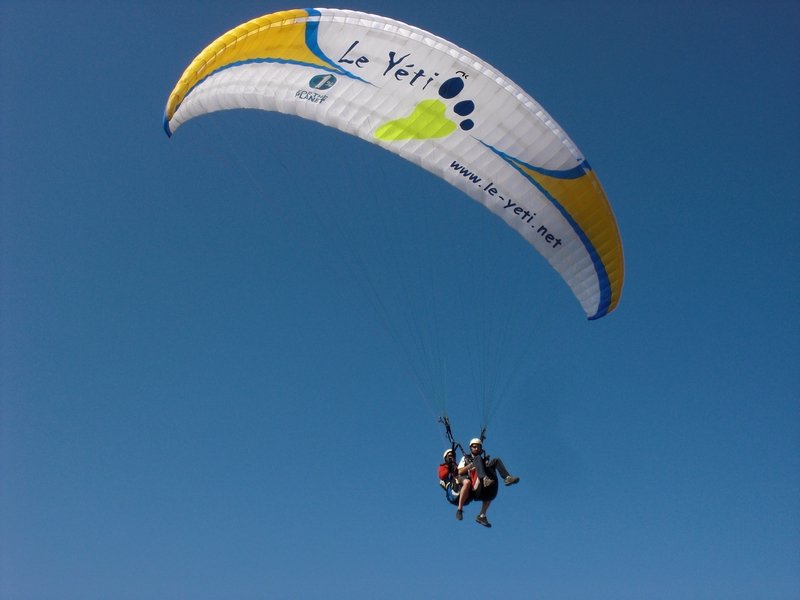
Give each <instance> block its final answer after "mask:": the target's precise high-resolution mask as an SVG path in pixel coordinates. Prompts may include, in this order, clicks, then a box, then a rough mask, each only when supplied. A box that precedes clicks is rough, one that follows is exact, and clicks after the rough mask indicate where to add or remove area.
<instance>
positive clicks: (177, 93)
mask: <svg viewBox="0 0 800 600" xmlns="http://www.w3.org/2000/svg"><path fill="white" fill-rule="evenodd" d="M233 108H252V109H260V110H268V111H278V112H282V113H286V114H292V115H297V116H300V117H303V118H307V119H311V120H315V121H318V122H320V123H322V124H325V125H329V126H331V127H336V128H338V129H340V130H342V131H344V132H347V133H350V134H352V135H355V136H358V137H360V138H362V139H364V140H366V141H368V142H371V143H373V144H377V145H379V146H381V147H383V148H385V149H387V150H389V151H391V152H394V153H396V154H398V155H400V156H402V157H404V158H406V159H407V160H410V161H412V162H414V163H415V164H418V165H420V166H421V167H423V168H425V169H427V170H428V171H431V172H432V173H434V174H436V175H437V176H439V177H441V178H442V179H444V180H446V181H448V182H449V183H450V184H452V185H453V186H455V187H457V188H458V189H460V190H462V191H463V192H464V193H466V194H467V195H468V196H469V197H471V198H472V199H473V200H475V201H477V202H479V203H481V204H483V205H484V206H485V207H486V208H487V209H488V210H490V211H491V212H492V213H494V214H495V215H497V216H498V217H500V218H501V219H503V220H504V221H505V222H506V223H507V224H508V225H509V226H510V227H511V228H512V229H514V230H515V231H516V232H517V233H518V234H519V235H521V236H522V237H523V238H524V239H525V240H527V241H528V243H530V244H531V245H532V246H533V247H534V248H536V250H538V252H539V253H541V254H542V255H543V256H544V257H545V258H546V259H547V261H548V262H549V263H550V264H551V266H552V267H553V268H554V269H555V270H556V271H557V272H558V273H559V275H560V276H561V277H562V278H563V279H564V281H566V283H567V284H568V285H569V286H570V288H571V289H572V292H573V294H574V295H575V297H576V298H577V299H578V301H579V302H580V304H581V306H582V307H583V310H584V311H585V313H586V315H587V317H588V318H590V319H597V318H600V317H602V316H604V315H606V314H608V313H609V312H611V311H612V310H614V308H616V306H617V304H618V302H619V299H620V294H621V291H622V284H623V271H624V267H623V255H622V244H621V241H620V237H619V232H618V229H617V224H616V220H615V218H614V215H613V213H612V210H611V207H610V205H609V203H608V200H607V199H606V196H605V193H604V192H603V189H602V187H601V186H600V182H599V181H598V179H597V177H596V175H595V173H594V171H593V170H592V169H591V167H590V166H589V164H588V162H587V161H586V159H585V158H584V156H583V155H582V154H581V153H580V151H579V150H578V148H577V147H576V146H575V144H574V143H573V142H572V141H571V140H570V139H569V137H568V136H567V135H566V134H565V133H564V131H563V130H562V129H561V127H560V126H559V125H558V124H557V123H556V122H555V120H554V119H553V118H552V117H551V116H550V115H549V114H548V113H547V112H546V111H545V110H544V109H543V108H542V107H541V106H540V105H539V104H538V103H537V102H536V101H535V100H534V99H533V98H531V97H530V96H529V95H527V94H526V93H525V92H524V91H523V90H522V89H520V88H519V87H518V86H517V85H516V84H514V83H513V82H512V81H510V80H509V79H508V78H507V77H505V76H504V75H502V74H501V73H500V72H499V71H498V70H497V69H495V68H494V67H492V66H491V65H489V64H487V63H486V62H485V61H483V60H481V59H480V58H478V57H476V56H474V55H473V54H471V53H469V52H467V51H466V50H463V49H461V48H459V47H458V46H456V45H454V44H452V43H450V42H448V41H447V40H444V39H442V38H439V37H437V36H435V35H433V34H431V33H428V32H426V31H424V30H422V29H419V28H416V27H413V26H411V25H407V24H405V23H401V22H399V21H394V20H392V19H388V18H385V17H380V16H377V15H369V14H365V13H359V12H354V11H348V10H336V9H298V10H289V11H284V12H278V13H274V14H270V15H265V16H263V17H260V18H257V19H253V20H252V21H249V22H247V23H244V24H242V25H240V26H239V27H236V28H235V29H233V30H231V31H229V32H228V33H226V34H224V35H223V36H221V37H220V38H218V39H217V40H215V41H214V42H212V43H211V44H210V45H209V46H208V47H207V48H206V49H205V50H203V51H202V52H201V53H200V54H199V55H198V56H197V58H195V59H194V61H193V62H192V63H191V64H190V65H189V67H188V68H187V69H186V71H185V72H184V74H183V75H182V77H181V78H180V80H179V81H178V83H177V85H176V86H175V89H174V90H173V91H172V93H171V94H170V96H169V100H168V102H167V106H166V110H165V113H164V129H165V131H166V132H167V134H168V135H172V134H173V133H174V132H175V131H176V130H177V129H178V127H180V126H181V125H182V124H183V123H186V122H187V121H189V120H190V119H192V118H194V117H197V116H200V115H203V114H206V113H210V112H214V111H218V110H226V109H233Z"/></svg>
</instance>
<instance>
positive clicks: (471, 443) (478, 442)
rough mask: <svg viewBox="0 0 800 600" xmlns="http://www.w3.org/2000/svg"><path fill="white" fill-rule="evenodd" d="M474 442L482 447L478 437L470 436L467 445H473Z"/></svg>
mask: <svg viewBox="0 0 800 600" xmlns="http://www.w3.org/2000/svg"><path fill="white" fill-rule="evenodd" d="M475 444H478V446H480V447H481V448H483V442H482V441H481V440H480V438H472V439H471V440H470V441H469V445H470V446H473V445H475Z"/></svg>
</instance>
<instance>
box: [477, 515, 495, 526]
mask: <svg viewBox="0 0 800 600" xmlns="http://www.w3.org/2000/svg"><path fill="white" fill-rule="evenodd" d="M475 520H476V521H477V522H478V523H480V524H481V525H483V526H484V527H491V526H492V524H491V523H489V519H487V518H486V515H478V516H477V517H475Z"/></svg>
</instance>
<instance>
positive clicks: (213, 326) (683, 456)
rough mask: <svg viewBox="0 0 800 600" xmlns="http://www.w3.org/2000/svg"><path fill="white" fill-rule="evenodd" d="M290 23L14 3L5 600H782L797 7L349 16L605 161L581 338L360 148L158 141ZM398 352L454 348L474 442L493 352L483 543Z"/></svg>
mask: <svg viewBox="0 0 800 600" xmlns="http://www.w3.org/2000/svg"><path fill="white" fill-rule="evenodd" d="M284 8H292V6H290V5H283V4H276V3H274V2H251V1H231V2H225V3H220V2H214V3H212V2H196V3H187V2H174V3H162V2H143V3H135V4H134V3H122V2H108V1H103V2H99V1H98V2H82V1H78V2H72V3H61V2H39V1H26V2H21V1H11V2H9V1H8V0H3V1H2V2H0V22H1V23H2V25H1V26H0V27H2V29H1V30H0V34H1V35H0V39H2V58H1V60H2V75H3V85H2V86H0V102H1V103H2V104H1V105H0V106H1V107H2V110H0V115H1V116H0V127H1V128H2V136H0V140H1V141H0V151H1V152H2V154H1V155H0V161H1V164H2V177H1V178H0V186H2V187H1V188H0V244H2V245H1V246H0V248H1V253H0V302H2V303H1V304H0V482H2V483H0V506H2V510H1V511H0V597H3V598H9V599H15V600H16V599H26V600H28V599H30V600H33V599H36V600H40V599H51V598H81V599H92V598H115V599H123V598H137V599H140V598H192V599H202V598H345V597H347V598H352V597H362V598H409V597H411V598H434V597H441V596H442V595H443V594H457V593H458V590H459V589H463V587H465V586H468V587H469V589H470V590H471V592H472V593H474V594H479V595H482V596H483V597H488V598H493V597H503V598H542V599H548V600H551V599H562V598H563V599H568V598H581V599H606V598H608V599H611V598H613V599H615V600H620V599H626V598H630V599H634V598H635V599H639V598H652V599H658V598H665V599H666V598H694V599H716V598H726V599H729V598H741V599H750V598H771V599H788V598H796V597H798V595H800V412H799V411H798V409H799V408H800V402H799V400H800V376H798V368H797V365H798V359H799V358H800V342H798V340H800V328H799V327H798V320H797V317H796V314H797V309H798V292H800V278H799V277H798V267H797V264H798V259H800V244H799V243H798V237H797V233H796V230H797V224H798V192H797V187H796V184H795V181H794V180H795V178H796V177H795V173H794V168H793V167H792V166H791V164H792V157H793V155H794V151H795V150H796V145H797V140H798V139H800V136H799V134H800V126H799V125H798V118H797V113H796V109H797V106H798V105H800V91H799V90H800V76H799V75H798V73H800V68H799V67H800V65H799V64H798V62H800V42H798V40H800V35H799V34H800V31H798V29H800V26H799V24H800V7H799V6H798V4H797V3H792V2H769V3H722V2H709V3H688V2H686V3H684V2H680V3H669V4H661V3H647V2H645V3H634V2H611V3H606V4H603V5H600V4H596V3H589V2H570V3H556V2H551V3H527V2H520V3H518V4H513V5H509V6H508V7H507V8H503V9H501V10H499V11H498V7H497V4H496V3H486V2H461V3H458V6H457V8H454V7H453V6H452V5H447V4H445V3H442V5H441V6H440V5H437V4H436V3H430V2H414V1H409V2H402V3H401V2H387V1H384V2H371V3H370V2H353V3H352V4H350V5H349V6H348V7H347V8H353V9H359V10H365V11H368V12H374V13H378V14H383V15H386V16H389V17H393V18H396V19H399V20H402V21H406V22H409V23H412V24H414V25H417V26H419V27H422V28H424V29H427V30H429V31H432V32H434V33H436V34H438V35H441V36H442V37H445V38H447V39H450V40H452V41H453V42H455V43H456V44H459V45H461V46H463V47H465V48H467V49H469V50H470V51H472V52H474V53H475V54H477V55H478V56H481V57H482V58H484V59H485V60H487V61H488V62H490V63H491V64H493V65H495V66H497V67H498V68H499V69H500V70H501V71H502V72H504V73H505V74H506V75H508V76H509V77H510V78H511V79H513V80H514V81H515V82H517V83H518V84H519V85H520V86H522V87H523V88H524V89H526V90H527V91H528V92H529V93H530V94H531V95H533V96H534V97H535V98H537V100H539V101H540V102H541V103H542V104H543V105H544V106H545V108H546V109H547V110H548V111H549V112H550V113H551V114H552V115H553V116H554V117H555V118H556V119H557V120H558V121H559V123H560V124H561V125H563V126H564V128H565V129H566V130H567V132H568V133H569V134H570V136H571V137H572V138H573V140H574V141H575V142H576V143H577V144H578V146H579V147H580V148H581V150H582V151H583V152H584V153H585V154H586V156H587V157H588V159H589V161H590V162H591V164H592V166H593V167H594V168H595V169H596V171H597V173H598V175H599V177H600V179H601V181H602V182H603V185H604V187H605V190H606V192H607V194H608V196H609V198H610V200H611V203H612V205H613V207H614V210H615V213H616V216H617V219H618V222H619V225H620V230H621V234H622V239H623V243H624V247H625V257H626V267H627V273H626V283H625V288H624V291H623V296H622V301H621V303H620V306H619V308H618V310H617V311H616V312H615V313H613V314H612V315H610V316H609V317H607V318H605V319H602V320H600V321H597V322H591V323H590V322H587V321H586V320H585V319H584V318H583V314H582V312H581V310H580V307H579V306H578V304H577V302H575V300H574V299H573V298H572V296H571V294H570V293H569V291H568V289H567V288H566V286H565V285H563V283H561V281H560V280H559V279H558V277H557V276H556V275H555V274H554V273H553V272H551V270H550V269H549V268H548V267H547V265H546V264H545V262H544V261H543V260H541V259H540V257H539V256H538V255H536V254H535V253H534V252H533V251H532V250H531V249H530V248H528V247H526V246H525V245H524V244H523V243H522V241H521V240H517V239H516V236H514V235H513V233H512V232H510V230H509V231H506V230H505V229H503V228H502V224H500V222H499V221H498V220H497V219H495V218H494V217H492V216H491V215H490V214H489V213H487V212H486V211H485V210H483V209H482V208H481V207H479V206H477V205H476V204H474V203H472V202H471V201H470V200H469V199H468V198H466V196H463V195H462V194H460V193H459V192H458V191H456V190H455V189H452V188H450V187H449V186H447V185H446V184H444V183H443V182H441V181H440V180H437V179H436V178H434V177H433V176H431V175H430V174H428V173H426V172H424V171H422V170H420V169H418V168H416V167H414V166H413V165H411V164H409V163H406V162H405V161H402V160H400V159H399V158H397V157H395V156H392V155H389V154H388V153H386V152H383V151H381V150H379V149H377V148H374V147H370V146H369V145H367V144H365V143H363V142H360V141H359V140H355V139H351V138H348V137H347V136H345V135H343V134H341V133H339V132H337V131H332V130H328V129H325V128H323V127H321V126H319V125H317V124H314V123H309V122H304V121H301V120H299V119H295V118H289V117H285V116H280V115H266V114H260V115H259V114H249V113H247V114H245V113H229V114H218V115H212V116H210V117H205V118H201V119H198V120H197V121H196V122H193V123H190V124H187V125H186V126H185V127H183V128H181V130H180V131H179V132H177V133H176V135H175V136H174V137H173V139H171V140H168V139H167V138H166V136H165V135H164V132H163V130H162V126H161V115H162V112H163V107H164V104H165V102H166V98H167V95H168V94H169V92H170V91H171V89H172V87H173V85H174V83H175V81H176V80H177V78H178V77H179V76H180V74H181V73H182V71H183V69H184V68H185V67H186V65H187V64H188V63H189V62H190V61H191V59H192V58H193V57H194V56H195V54H196V53H197V52H199V51H200V50H201V49H202V48H203V47H204V46H205V45H206V44H207V43H209V42H210V41H212V40H213V39H214V38H215V37H216V36H218V35H220V34H221V33H223V32H224V31H226V30H227V29H230V28H232V27H234V26H235V25H237V24H239V23H241V22H244V21H246V20H248V19H250V18H253V17H256V16H259V15H262V14H266V13H269V12H274V11H276V10H281V9H284ZM787 163H788V165H789V166H787ZM389 216H390V217H391V218H388V217H389ZM384 227H385V229H384ZM362 261H363V262H362ZM394 261H399V263H400V264H402V265H405V266H404V267H403V269H407V270H408V271H409V272H411V273H416V272H417V271H419V272H421V273H422V275H423V276H424V277H425V278H426V279H424V281H425V283H419V284H418V283H417V281H416V279H412V280H408V279H405V278H404V277H401V276H396V277H395V276H394V275H395V274H396V273H397V270H391V269H387V268H386V265H388V264H393V262H394ZM354 265H355V266H356V269H355V272H356V276H364V275H368V276H370V277H374V278H375V284H376V286H377V289H378V290H379V293H380V294H381V297H382V298H383V299H384V300H385V301H386V303H387V306H388V307H389V308H390V310H391V312H392V314H394V315H399V314H400V311H402V310H404V309H405V308H409V307H410V308H411V309H412V311H413V312H414V314H415V318H414V319H411V320H408V321H407V320H405V318H404V317H397V318H396V320H394V319H395V317H392V319H390V320H389V321H388V322H387V321H385V320H382V319H380V318H377V317H376V314H375V311H374V310H373V308H372V306H371V304H370V302H369V299H368V296H369V294H368V293H367V292H365V289H364V288H363V287H362V286H360V285H358V283H357V277H354V276H353V274H352V272H353V266H354ZM419 265H425V266H424V267H420V266H419ZM415 266H416V267H417V268H416V269H415V268H414V267H415ZM387 273H388V275H387ZM414 277H416V275H414ZM487 282H490V283H491V284H490V285H487ZM395 286H400V287H399V288H398V287H395ZM420 307H424V310H423V309H422V308H420ZM499 307H502V308H499ZM420 314H424V315H425V316H424V318H423V317H420V316H419V315H420ZM428 317H431V318H433V317H436V323H437V326H436V329H432V330H431V329H429V324H428V320H427V319H428ZM506 317H511V318H510V319H508V318H506ZM387 324H388V325H395V324H397V325H398V326H399V327H400V328H401V329H402V328H406V329H404V331H406V332H409V331H410V333H415V332H416V331H417V330H418V329H419V330H423V329H426V330H427V331H429V332H430V331H432V332H433V334H432V339H438V340H440V341H441V343H442V355H443V356H446V358H447V363H446V367H445V368H444V369H443V372H444V373H446V377H447V394H448V410H449V413H450V416H451V418H452V419H453V421H454V426H455V429H456V434H457V435H458V437H459V438H461V439H462V440H464V439H468V438H469V437H472V436H473V435H475V434H476V433H477V429H478V428H479V426H480V414H479V411H478V410H477V409H476V407H475V396H476V390H475V386H476V384H475V380H474V377H473V376H474V375H475V367H474V365H475V364H476V363H474V362H473V357H472V355H471V354H470V352H472V350H468V342H467V341H466V338H467V337H469V336H471V335H473V334H475V335H478V334H480V333H482V332H483V331H484V330H488V331H490V333H491V334H492V335H494V336H495V337H494V338H493V339H495V340H496V339H498V338H501V337H502V340H501V341H502V346H500V347H499V348H500V349H499V350H498V349H492V350H491V351H489V350H488V346H486V345H482V344H477V345H476V346H473V348H474V349H477V353H478V355H479V356H478V357H477V359H476V360H477V361H478V363H479V364H482V365H483V366H484V367H492V368H494V367H497V370H498V373H499V377H500V378H501V381H502V382H504V383H507V384H508V387H507V391H506V393H505V394H503V395H497V397H496V398H495V401H496V402H495V404H496V412H495V413H494V416H493V418H492V419H491V422H490V426H489V431H488V436H489V437H488V439H487V450H488V451H489V452H490V453H492V454H498V455H501V456H502V457H503V458H504V459H505V461H506V463H507V464H508V465H509V466H510V467H511V469H512V471H513V472H514V473H515V474H517V475H519V476H520V477H521V483H520V484H519V485H518V486H516V487H514V488H510V489H508V490H506V489H503V490H501V492H500V495H499V497H498V500H497V501H496V503H495V504H494V505H493V506H492V509H491V511H490V513H489V516H490V519H491V520H492V522H493V523H494V527H493V528H492V529H491V530H485V529H484V528H481V527H479V526H478V525H476V524H475V523H473V522H472V517H473V516H474V513H475V508H474V507H470V508H469V509H468V511H467V512H468V514H467V519H466V520H465V521H464V522H461V523H458V522H456V520H455V519H454V518H453V511H452V509H451V507H450V506H449V505H447V504H446V503H445V502H444V500H443V498H442V496H441V494H440V491H439V489H438V488H437V486H436V480H435V475H434V468H435V466H436V463H437V461H438V458H439V457H440V455H441V452H442V450H443V448H444V446H445V443H444V439H443V436H442V432H441V430H440V427H439V425H438V424H437V423H436V419H435V407H433V406H431V405H430V404H429V403H427V402H426V401H425V400H424V399H423V398H422V397H421V396H420V394H419V393H418V390H417V385H416V383H417V382H416V380H415V378H414V377H413V376H411V375H410V373H409V368H408V364H409V361H412V360H414V359H415V357H416V354H415V353H414V352H407V351H405V352H404V351H403V350H402V349H399V345H398V344H397V339H396V338H395V339H393V338H392V336H390V335H388V334H387V331H386V327H385V325H387ZM409 327H410V328H411V329H408V328H409ZM407 334H408V333H407ZM501 334H502V335H501ZM403 335H406V334H403ZM481 361H482V362H481ZM445 573H450V574H447V575H446V574H445Z"/></svg>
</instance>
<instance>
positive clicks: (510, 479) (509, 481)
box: [504, 475, 519, 485]
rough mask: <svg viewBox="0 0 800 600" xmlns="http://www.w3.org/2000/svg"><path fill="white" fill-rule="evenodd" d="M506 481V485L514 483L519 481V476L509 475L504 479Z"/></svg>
mask: <svg viewBox="0 0 800 600" xmlns="http://www.w3.org/2000/svg"><path fill="white" fill-rule="evenodd" d="M504 481H505V482H506V485H514V484H515V483H517V482H518V481H519V477H514V476H513V475H509V476H508V477H506V478H505V479H504Z"/></svg>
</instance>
